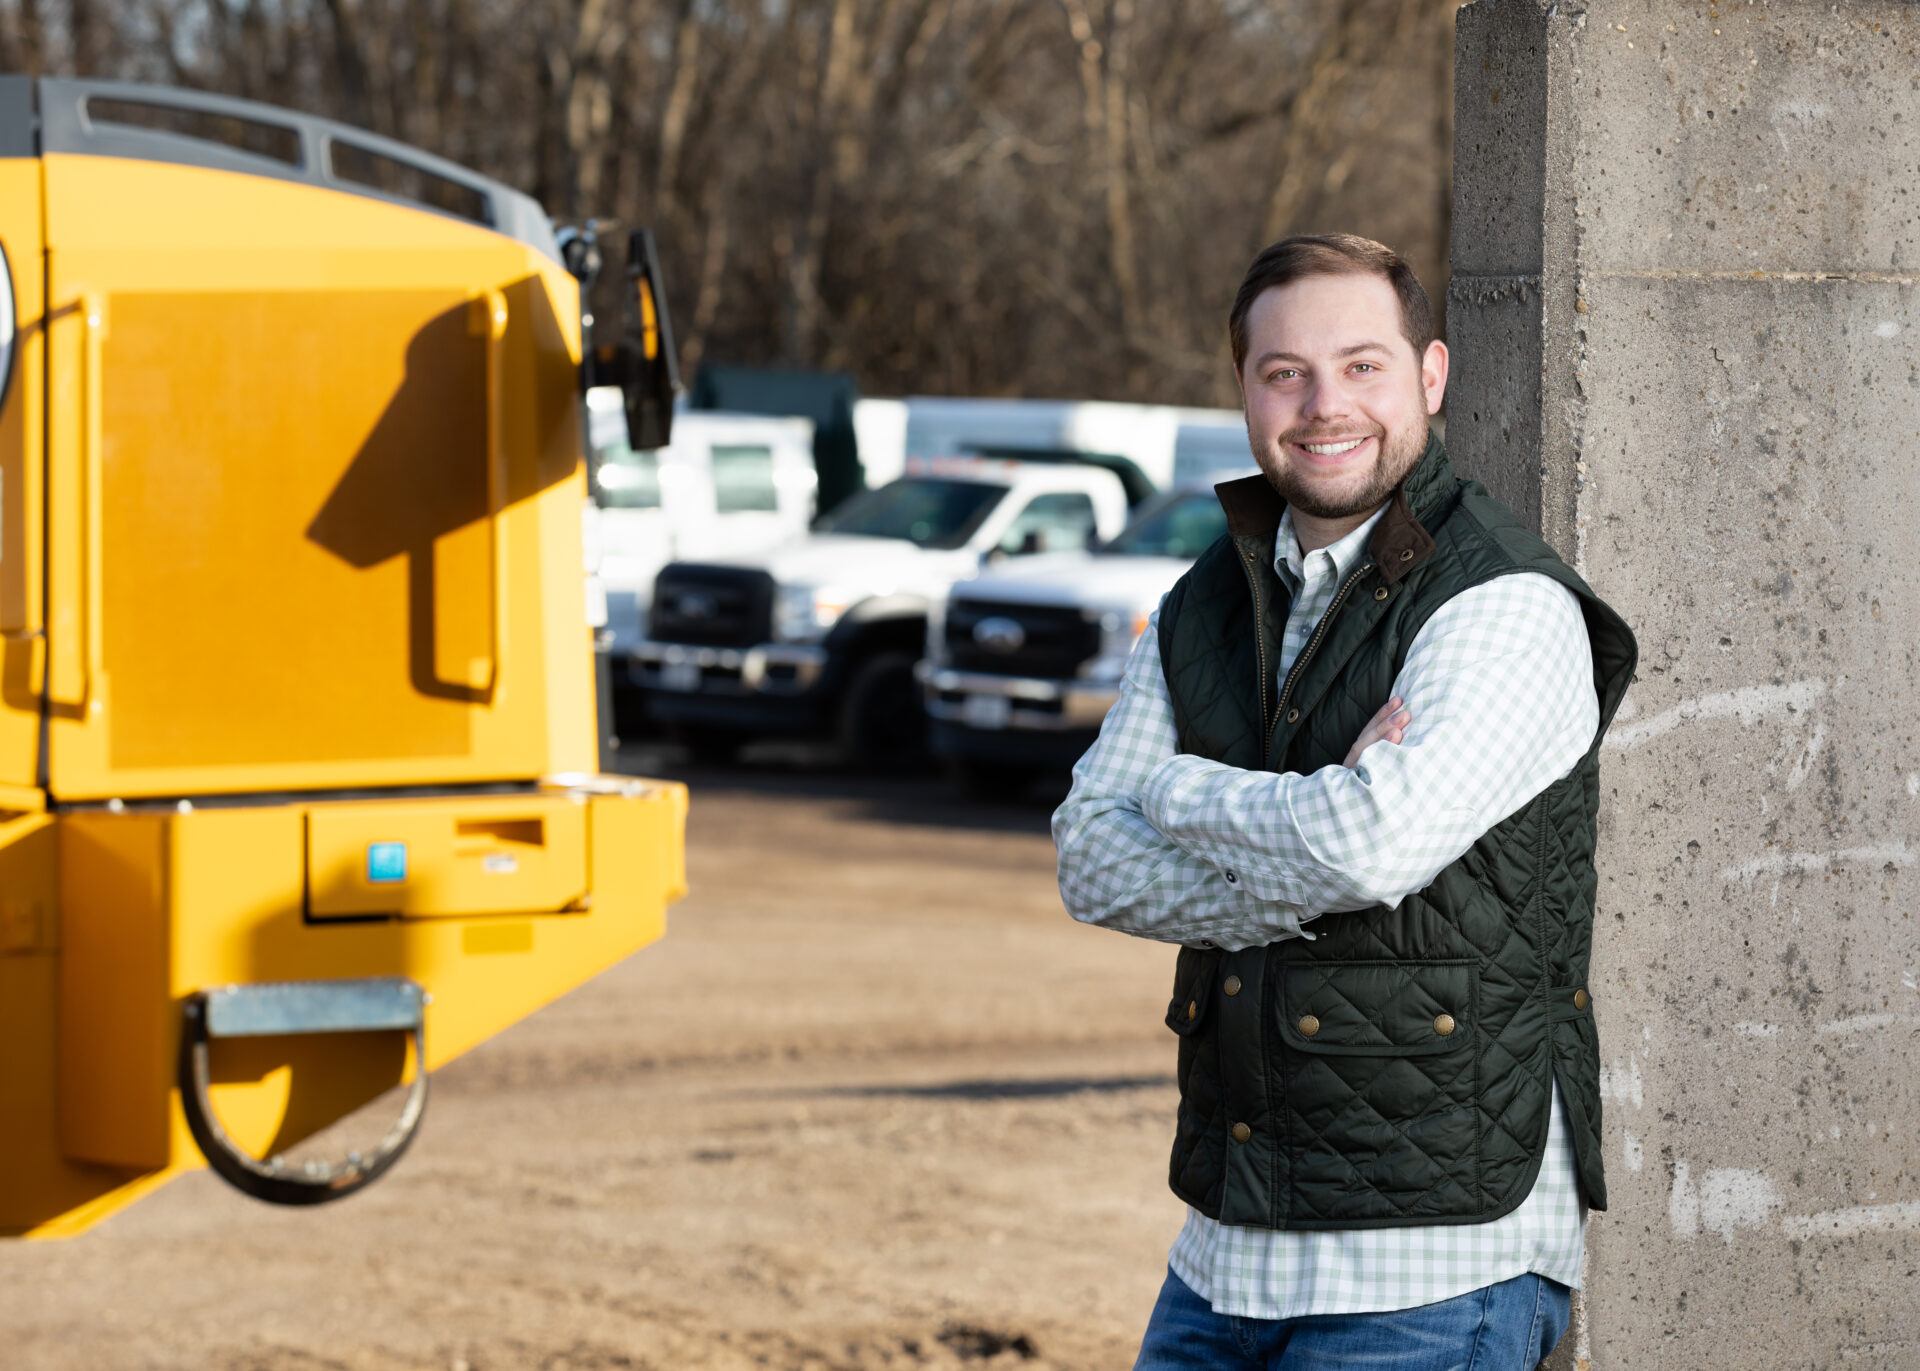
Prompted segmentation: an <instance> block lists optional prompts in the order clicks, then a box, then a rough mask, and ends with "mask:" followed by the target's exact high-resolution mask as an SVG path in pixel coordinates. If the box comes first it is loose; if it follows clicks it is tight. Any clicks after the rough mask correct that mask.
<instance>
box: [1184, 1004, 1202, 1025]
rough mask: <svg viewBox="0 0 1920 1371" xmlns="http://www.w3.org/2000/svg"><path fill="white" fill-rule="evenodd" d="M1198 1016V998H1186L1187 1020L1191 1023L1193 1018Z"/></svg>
mask: <svg viewBox="0 0 1920 1371" xmlns="http://www.w3.org/2000/svg"><path fill="white" fill-rule="evenodd" d="M1199 1017H1200V1002H1199V1001H1198V1000H1188V1001H1187V1022H1188V1023H1192V1022H1193V1021H1194V1020H1195V1019H1197V1018H1199Z"/></svg>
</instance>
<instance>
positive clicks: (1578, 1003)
mask: <svg viewBox="0 0 1920 1371" xmlns="http://www.w3.org/2000/svg"><path fill="white" fill-rule="evenodd" d="M1592 1003H1593V997H1592V996H1591V995H1589V994H1587V992H1586V991H1585V990H1576V991H1574V992H1573V1007H1574V1008H1575V1009H1585V1008H1586V1007H1587V1006H1588V1005H1590V1004H1592Z"/></svg>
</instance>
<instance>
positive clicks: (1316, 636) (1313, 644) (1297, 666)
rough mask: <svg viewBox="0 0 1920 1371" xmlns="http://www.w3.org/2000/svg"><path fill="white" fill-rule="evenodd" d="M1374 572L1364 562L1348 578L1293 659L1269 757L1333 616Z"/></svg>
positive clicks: (1269, 744)
mask: <svg viewBox="0 0 1920 1371" xmlns="http://www.w3.org/2000/svg"><path fill="white" fill-rule="evenodd" d="M1372 570H1373V563H1372V562H1362V563H1361V564H1360V566H1359V567H1358V568H1357V569H1356V570H1355V571H1354V573H1353V575H1351V576H1349V577H1347V581H1346V584H1345V585H1343V586H1341V587H1340V589H1339V590H1338V591H1336V592H1335V593H1334V597H1333V603H1332V604H1330V605H1328V606H1327V612H1326V613H1325V614H1322V615H1321V616H1320V622H1319V623H1317V624H1315V625H1314V628H1313V636H1312V637H1311V638H1308V639H1307V645H1306V646H1305V647H1303V648H1301V649H1300V655H1299V656H1298V657H1296V658H1294V659H1293V670H1291V671H1289V672H1288V673H1287V683H1286V685H1284V686H1282V687H1281V689H1280V698H1279V699H1278V700H1276V701H1275V702H1274V706H1273V722H1272V723H1271V724H1269V725H1268V726H1267V755H1268V756H1271V755H1272V754H1273V740H1274V737H1275V735H1276V734H1278V733H1279V732H1280V712H1281V711H1282V710H1283V709H1285V708H1286V707H1287V701H1288V699H1290V698H1291V697H1292V695H1293V688H1294V686H1296V685H1297V684H1299V681H1300V673H1301V672H1302V671H1303V670H1305V668H1306V665H1307V660H1308V659H1309V658H1310V657H1312V656H1313V654H1314V650H1315V649H1316V648H1318V647H1319V646H1320V640H1321V639H1323V638H1325V637H1326V636H1327V627H1328V625H1330V624H1332V623H1333V616H1334V615H1336V614H1338V613H1339V612H1340V605H1341V603H1342V602H1343V601H1344V600H1345V599H1346V598H1347V592H1348V591H1350V590H1352V589H1353V588H1354V586H1356V585H1358V584H1359V583H1360V578H1361V577H1362V576H1365V575H1366V574H1367V573H1368V572H1369V571H1372ZM1259 599H1260V596H1259V592H1257V591H1256V592H1255V593H1254V602H1255V604H1256V605H1257V604H1258V602H1259ZM1261 698H1262V699H1263V700H1264V699H1265V698H1266V697H1265V695H1262V696H1261Z"/></svg>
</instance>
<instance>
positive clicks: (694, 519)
mask: <svg viewBox="0 0 1920 1371" xmlns="http://www.w3.org/2000/svg"><path fill="white" fill-rule="evenodd" d="M622 403H623V401H622V400H621V398H620V392H619V391H618V390H616V389H614V388H613V387H611V386H604V387H603V386H596V387H595V388H594V389H592V390H590V391H588V392H587V419H588V434H589V438H590V440H591V442H592V444H593V448H594V456H595V459H596V460H595V462H594V476H593V503H594V508H595V511H596V516H597V517H596V518H595V520H594V524H593V528H594V532H595V534H596V535H597V537H596V544H597V547H598V549H599V560H598V564H597V566H596V567H595V570H596V571H597V572H598V584H599V585H600V587H601V588H602V589H603V591H604V594H605V601H606V609H605V615H604V619H603V620H602V623H603V624H604V627H603V630H602V633H601V649H602V650H603V651H605V652H607V653H609V654H610V655H611V657H612V659H613V662H614V664H615V667H616V670H617V671H623V670H624V663H625V660H626V658H627V657H628V656H629V655H630V654H631V653H632V651H633V646H634V644H635V643H636V642H637V641H638V640H639V638H640V637H641V635H642V634H643V633H644V632H645V629H646V621H647V613H648V610H649V608H650V607H651V605H652V602H653V581H654V578H655V577H656V576H658V575H659V574H660V568H661V567H663V566H665V565H666V564H667V563H668V562H671V561H676V560H691V559H697V558H701V557H707V556H712V555H714V554H717V553H720V552H722V551H724V552H727V553H729V554H737V553H743V552H755V551H758V550H761V549H763V548H769V547H773V546H776V545H777V544H780V543H784V542H787V541H789V540H791V539H793V538H797V537H800V536H802V535H804V534H805V533H806V531H807V526H808V525H809V524H810V523H812V522H813V515H814V503H815V493H816V490H817V488H818V485H819V481H818V478H817V477H816V475H815V473H814V468H813V425H812V423H810V422H809V421H808V420H805V419H785V418H767V417H764V416H761V415H756V414H725V413H715V412H710V411H704V410H701V411H687V412H683V413H680V414H677V415H675V416H674V421H673V441H672V443H670V444H669V445H668V446H666V447H664V448H661V449H659V450H657V451H653V452H635V451H634V450H633V449H632V448H631V447H629V446H628V445H627V426H626V412H625V411H624V410H623V409H622V408H620V406H621V405H622Z"/></svg>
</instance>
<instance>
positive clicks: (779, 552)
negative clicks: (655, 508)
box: [711, 533, 979, 595]
mask: <svg viewBox="0 0 1920 1371" xmlns="http://www.w3.org/2000/svg"><path fill="white" fill-rule="evenodd" d="M711 561H712V562H713V563H716V564H719V565H723V566H747V567H755V568H757V569H759V570H761V571H765V572H767V573H768V574H769V575H771V576H772V577H773V579H774V583H775V584H776V585H782V586H789V585H795V586H838V587H841V588H843V589H846V590H850V591H856V592H861V593H864V594H868V595H885V594H891V593H893V592H896V591H903V592H914V593H920V594H933V593H937V592H939V591H941V590H944V589H945V588H946V586H948V585H949V584H951V583H952V582H953V581H954V580H955V579H956V578H957V577H960V576H965V575H967V574H968V573H969V572H971V571H973V570H974V569H975V568H976V567H977V566H978V565H979V560H978V558H977V556H976V555H975V554H974V553H972V552H969V551H967V550H965V549H964V548H962V549H958V550H937V549H932V548H924V547H918V546H916V545H914V544H913V543H910V542H908V541H906V540H905V539H904V538H859V537H854V536H852V535H849V534H845V533H813V534H809V535H808V536H806V537H804V538H799V539H796V540H794V541H792V542H787V543H782V544H781V545H780V546H778V547H773V548H768V549H767V550H766V551H764V552H743V553H738V554H735V555H733V556H728V557H719V558H713V559H711Z"/></svg>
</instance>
